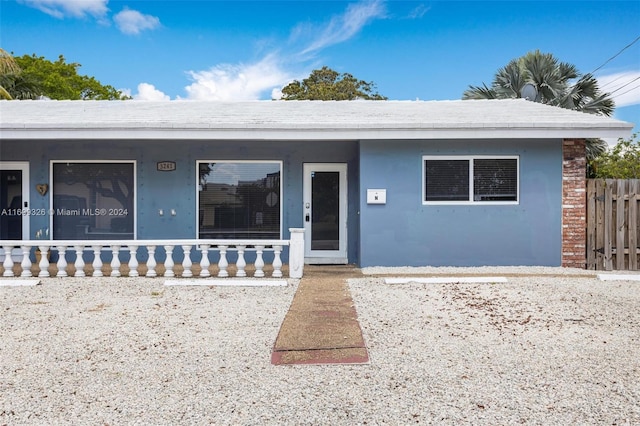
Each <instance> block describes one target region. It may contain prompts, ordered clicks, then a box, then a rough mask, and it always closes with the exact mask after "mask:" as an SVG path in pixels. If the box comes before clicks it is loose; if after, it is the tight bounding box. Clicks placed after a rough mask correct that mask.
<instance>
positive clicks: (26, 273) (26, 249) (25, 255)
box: [20, 246, 32, 277]
mask: <svg viewBox="0 0 640 426" xmlns="http://www.w3.org/2000/svg"><path fill="white" fill-rule="evenodd" d="M21 248H22V263H21V264H20V267H22V273H21V274H20V276H21V277H30V276H32V274H31V259H29V256H30V255H31V247H30V246H22V247H21Z"/></svg>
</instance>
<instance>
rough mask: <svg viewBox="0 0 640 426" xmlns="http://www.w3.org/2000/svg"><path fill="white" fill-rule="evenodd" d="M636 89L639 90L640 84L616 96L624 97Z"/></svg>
mask: <svg viewBox="0 0 640 426" xmlns="http://www.w3.org/2000/svg"><path fill="white" fill-rule="evenodd" d="M636 89H640V84H638V85H637V86H635V87H632V88H631V89H629V90H627V91H625V92H622V93H618V95H617V96H622V95H626V94H627V93H629V92H632V91H634V90H636Z"/></svg>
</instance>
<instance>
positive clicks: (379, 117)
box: [0, 99, 633, 140]
mask: <svg viewBox="0 0 640 426" xmlns="http://www.w3.org/2000/svg"><path fill="white" fill-rule="evenodd" d="M632 128H633V124H632V123H627V122H623V121H619V120H615V119H612V118H608V117H602V116H596V115H591V114H586V113H581V112H576V111H571V110H566V109H562V108H557V107H552V106H548V105H543V104H538V103H534V102H529V101H525V100H522V99H514V100H468V101H461V100H457V101H429V102H422V101H351V102H346V101H343V102H320V101H290V102H285V101H252V102H200V101H170V102H144V101H123V102H120V101H0V136H1V138H2V139H85V140H86V139H96V140H103V139H149V140H153V139H201V140H365V139H377V140H380V139H481V138H483V139H484V138H617V137H627V136H629V135H630V134H631V129H632Z"/></svg>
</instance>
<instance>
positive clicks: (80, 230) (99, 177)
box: [51, 161, 136, 240]
mask: <svg viewBox="0 0 640 426" xmlns="http://www.w3.org/2000/svg"><path fill="white" fill-rule="evenodd" d="M51 173H52V179H51V182H52V194H53V205H52V213H53V214H52V224H53V239H55V240H117V239H125V240H130V239H134V238H135V235H134V234H135V233H134V218H135V212H134V200H135V198H134V197H135V185H136V184H135V164H134V162H132V161H126V162H124V161H121V162H100V163H98V162H52V167H51Z"/></svg>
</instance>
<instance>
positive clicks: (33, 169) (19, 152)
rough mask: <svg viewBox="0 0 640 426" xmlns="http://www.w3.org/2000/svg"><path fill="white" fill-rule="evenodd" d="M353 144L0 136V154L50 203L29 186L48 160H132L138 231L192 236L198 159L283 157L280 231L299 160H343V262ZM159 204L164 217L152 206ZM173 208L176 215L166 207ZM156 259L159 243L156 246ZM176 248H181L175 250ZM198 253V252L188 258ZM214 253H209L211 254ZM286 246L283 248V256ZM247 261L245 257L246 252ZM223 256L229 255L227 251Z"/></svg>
mask: <svg viewBox="0 0 640 426" xmlns="http://www.w3.org/2000/svg"><path fill="white" fill-rule="evenodd" d="M357 156H358V144H357V142H322V143H318V142H313V141H300V142H272V141H269V142H266V141H180V140H176V141H148V140H147V141H63V140H60V141H57V140H52V141H1V143H0V158H1V159H2V161H29V164H30V166H29V167H30V170H29V171H30V187H31V189H30V202H31V207H32V208H33V209H49V207H50V205H49V202H50V201H49V200H50V196H49V194H47V195H46V196H44V197H43V196H41V195H40V194H38V193H37V192H36V190H35V185H36V184H39V183H49V167H50V161H51V160H77V161H81V160H135V161H136V171H137V176H136V179H137V187H138V190H137V194H136V214H137V218H136V219H137V238H138V239H141V240H144V239H172V238H188V239H193V238H196V197H197V195H196V161H197V160H278V161H282V162H283V177H282V185H283V209H282V210H283V217H282V238H284V239H288V238H289V228H301V227H302V226H303V217H302V207H303V206H302V183H303V182H302V172H303V163H305V162H310V163H311V162H313V163H322V162H327V163H333V162H335V163H338V162H340V163H344V162H346V163H347V165H348V174H349V176H348V182H349V188H348V190H349V217H348V223H349V235H348V243H349V245H348V255H349V261H350V262H352V263H357V262H358V233H357V232H358V208H359V197H358V195H357V194H358V192H359V188H358V183H359V180H358V175H359V169H358V160H357ZM159 161H175V162H176V163H177V164H176V170H175V171H172V172H161V171H158V170H157V168H156V164H157V162H159ZM160 209H162V210H164V212H165V214H164V216H160V215H159V213H158V211H159V210H160ZM171 209H175V210H176V212H177V214H176V216H171V215H170V214H169V212H170V211H171ZM30 220H31V222H30V234H31V235H30V238H35V233H36V232H37V230H38V229H45V228H49V217H48V216H34V217H31V219H30ZM159 252H160V256H159V258H160V259H162V256H163V254H162V250H159ZM176 252H180V249H176ZM194 259H197V257H194ZM212 259H213V258H212ZM287 259H288V250H285V252H284V253H283V260H284V261H287ZM247 260H248V261H251V259H247ZM230 261H233V259H232V258H230Z"/></svg>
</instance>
